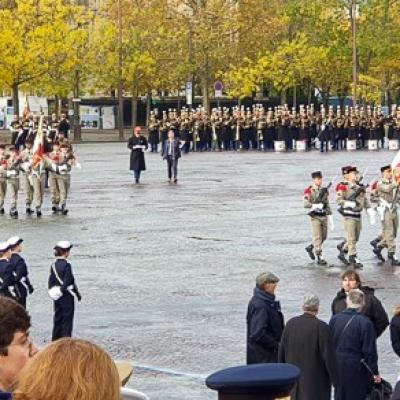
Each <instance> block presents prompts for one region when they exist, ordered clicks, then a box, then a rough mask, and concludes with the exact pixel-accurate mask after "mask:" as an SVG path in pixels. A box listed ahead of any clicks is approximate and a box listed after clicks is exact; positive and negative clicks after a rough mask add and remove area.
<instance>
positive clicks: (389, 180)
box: [373, 165, 400, 266]
mask: <svg viewBox="0 0 400 400" xmlns="http://www.w3.org/2000/svg"><path fill="white" fill-rule="evenodd" d="M398 172H400V171H398V170H395V176H394V177H393V176H392V168H391V166H390V165H386V166H384V167H382V168H381V174H382V178H381V179H380V180H379V181H378V182H377V185H376V191H375V197H376V200H377V202H378V207H377V211H378V214H379V216H380V219H381V221H382V237H381V241H380V242H379V243H377V245H376V247H375V248H374V250H373V251H374V253H375V254H376V255H377V256H378V258H379V259H380V260H383V261H384V258H383V256H382V250H383V248H384V247H387V249H388V258H389V260H390V262H391V264H392V265H393V266H398V265H400V261H399V260H398V259H397V258H396V237H397V229H398V224H399V219H398V215H397V207H398V191H399V182H398V178H399V174H398Z"/></svg>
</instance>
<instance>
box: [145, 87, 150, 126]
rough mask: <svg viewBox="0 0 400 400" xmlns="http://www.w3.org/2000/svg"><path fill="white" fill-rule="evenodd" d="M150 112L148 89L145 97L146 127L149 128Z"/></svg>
mask: <svg viewBox="0 0 400 400" xmlns="http://www.w3.org/2000/svg"><path fill="white" fill-rule="evenodd" d="M150 111H151V89H150V88H148V89H147V97H146V127H147V126H149V120H150Z"/></svg>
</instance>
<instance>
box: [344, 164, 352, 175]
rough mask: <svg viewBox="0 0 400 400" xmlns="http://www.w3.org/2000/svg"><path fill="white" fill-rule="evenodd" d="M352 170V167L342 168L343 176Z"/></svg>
mask: <svg viewBox="0 0 400 400" xmlns="http://www.w3.org/2000/svg"><path fill="white" fill-rule="evenodd" d="M351 168H352V166H351V165H346V166H345V167H342V174H343V175H346V174H348V173H349V170H350V169H351Z"/></svg>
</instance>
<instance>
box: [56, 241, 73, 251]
mask: <svg viewBox="0 0 400 400" xmlns="http://www.w3.org/2000/svg"><path fill="white" fill-rule="evenodd" d="M72 247H73V246H72V244H71V243H70V242H68V241H67V240H61V241H59V242H57V244H56V245H55V246H54V249H61V250H70V249H71V248H72Z"/></svg>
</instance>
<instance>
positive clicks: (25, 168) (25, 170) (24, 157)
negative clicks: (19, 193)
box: [21, 149, 33, 207]
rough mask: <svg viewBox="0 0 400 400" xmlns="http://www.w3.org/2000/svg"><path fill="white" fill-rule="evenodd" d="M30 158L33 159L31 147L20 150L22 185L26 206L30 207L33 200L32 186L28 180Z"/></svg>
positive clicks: (30, 165) (30, 164)
mask: <svg viewBox="0 0 400 400" xmlns="http://www.w3.org/2000/svg"><path fill="white" fill-rule="evenodd" d="M32 160H33V151H32V149H25V150H23V151H22V152H21V161H22V163H21V169H22V187H23V190H24V193H25V204H26V207H30V206H31V204H32V200H33V186H32V184H31V180H30V173H31V167H32Z"/></svg>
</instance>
